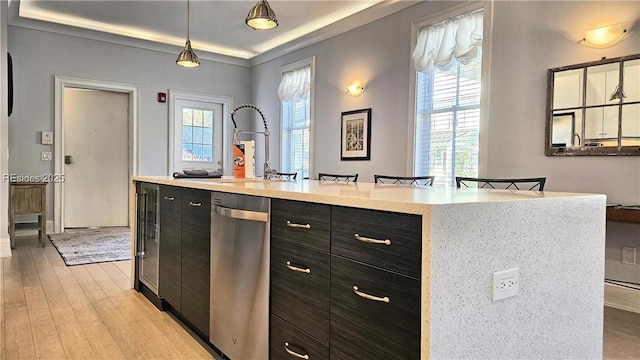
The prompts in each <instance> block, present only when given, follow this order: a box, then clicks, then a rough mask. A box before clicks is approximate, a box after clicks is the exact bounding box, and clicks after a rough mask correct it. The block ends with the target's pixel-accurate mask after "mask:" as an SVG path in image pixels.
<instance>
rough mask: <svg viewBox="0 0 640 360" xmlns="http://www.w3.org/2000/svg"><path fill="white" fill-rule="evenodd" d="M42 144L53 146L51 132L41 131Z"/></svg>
mask: <svg viewBox="0 0 640 360" xmlns="http://www.w3.org/2000/svg"><path fill="white" fill-rule="evenodd" d="M42 144H43V145H53V131H43V132H42Z"/></svg>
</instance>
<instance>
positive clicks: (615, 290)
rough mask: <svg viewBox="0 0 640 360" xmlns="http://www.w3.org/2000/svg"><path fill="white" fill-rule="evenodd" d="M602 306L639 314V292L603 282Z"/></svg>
mask: <svg viewBox="0 0 640 360" xmlns="http://www.w3.org/2000/svg"><path fill="white" fill-rule="evenodd" d="M604 306H609V307H613V308H616V309H621V310H626V311H631V312H634V313H639V314H640V290H633V289H629V288H626V287H623V286H619V285H616V284H611V283H607V282H605V283H604Z"/></svg>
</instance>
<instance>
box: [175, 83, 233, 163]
mask: <svg viewBox="0 0 640 360" xmlns="http://www.w3.org/2000/svg"><path fill="white" fill-rule="evenodd" d="M169 95H170V100H169V101H170V103H169V106H170V109H171V111H170V113H171V115H172V118H173V120H172V121H173V126H171V127H170V130H169V132H170V134H169V141H170V144H169V153H170V156H169V174H171V173H173V172H174V171H182V170H185V169H206V170H215V171H221V172H224V173H227V174H228V173H230V171H231V170H230V169H229V164H230V163H231V162H230V161H224V160H225V159H227V158H229V156H230V154H229V152H228V151H225V150H226V149H225V147H226V146H225V145H224V144H223V139H226V138H228V136H229V134H225V133H224V129H225V128H228V126H226V125H225V124H227V123H228V118H227V117H226V114H227V113H228V112H229V110H228V109H229V108H230V106H231V98H227V97H222V96H212V95H206V94H197V93H188V92H179V91H174V90H171V91H169ZM225 163H226V165H225ZM223 165H225V166H223Z"/></svg>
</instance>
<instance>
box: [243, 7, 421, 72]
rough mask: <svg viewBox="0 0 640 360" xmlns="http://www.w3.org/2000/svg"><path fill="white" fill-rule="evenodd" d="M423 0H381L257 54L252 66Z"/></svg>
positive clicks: (251, 61)
mask: <svg viewBox="0 0 640 360" xmlns="http://www.w3.org/2000/svg"><path fill="white" fill-rule="evenodd" d="M420 2H422V1H420V0H416V1H407V0H393V1H384V2H379V3H377V4H376V5H374V6H371V7H368V8H367V11H366V12H359V13H356V14H353V15H351V16H349V17H348V18H344V19H342V20H339V21H336V22H334V23H332V24H331V25H330V26H325V27H323V28H321V29H319V30H317V31H314V32H312V33H309V34H307V35H304V36H301V37H299V38H297V39H295V40H293V41H290V42H287V43H284V44H283V45H280V46H278V47H275V48H273V49H270V50H268V51H265V52H263V53H261V54H260V55H256V56H254V57H253V58H251V59H250V64H251V66H252V67H253V66H256V65H260V64H262V63H265V62H267V61H270V60H273V59H276V58H278V57H280V56H283V55H286V54H289V53H291V52H293V51H296V50H299V49H302V48H305V47H307V46H310V45H313V44H315V43H318V42H320V41H323V40H326V39H328V38H331V37H334V36H337V35H340V34H342V33H345V32H347V31H350V30H353V29H355V28H358V27H360V26H363V25H366V24H368V23H370V22H373V21H376V20H378V19H381V18H383V17H385V16H388V15H391V14H393V13H396V12H398V11H401V10H404V9H406V8H408V7H410V6H413V5H416V4H418V3H420Z"/></svg>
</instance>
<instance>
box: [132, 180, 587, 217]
mask: <svg viewBox="0 0 640 360" xmlns="http://www.w3.org/2000/svg"><path fill="white" fill-rule="evenodd" d="M132 180H134V181H142V182H150V183H156V184H163V185H172V186H179V187H187V188H194V189H202V190H211V191H222V192H228V193H235V194H245V195H255V196H264V197H269V198H279V199H288V200H298V201H308V202H316V203H323V204H330V205H341V206H351V207H358V208H365V209H375V210H386V211H393V212H402V213H409V214H424V213H425V211H427V208H429V207H430V206H434V205H442V204H463V203H493V202H503V201H522V200H539V199H548V198H568V197H585V196H587V197H588V196H593V194H582V193H566V192H549V191H547V192H540V191H526V190H520V191H512V190H494V189H473V188H466V189H456V188H449V187H438V186H427V187H421V186H420V187H419V186H407V185H404V186H403V185H376V184H374V183H366V182H357V183H345V182H339V183H336V182H333V181H319V180H298V181H279V180H275V181H264V180H259V179H256V180H254V179H246V180H243V179H233V178H231V179H185V178H181V179H174V178H173V177H170V176H134V177H133V178H132ZM425 205H429V206H425Z"/></svg>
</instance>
